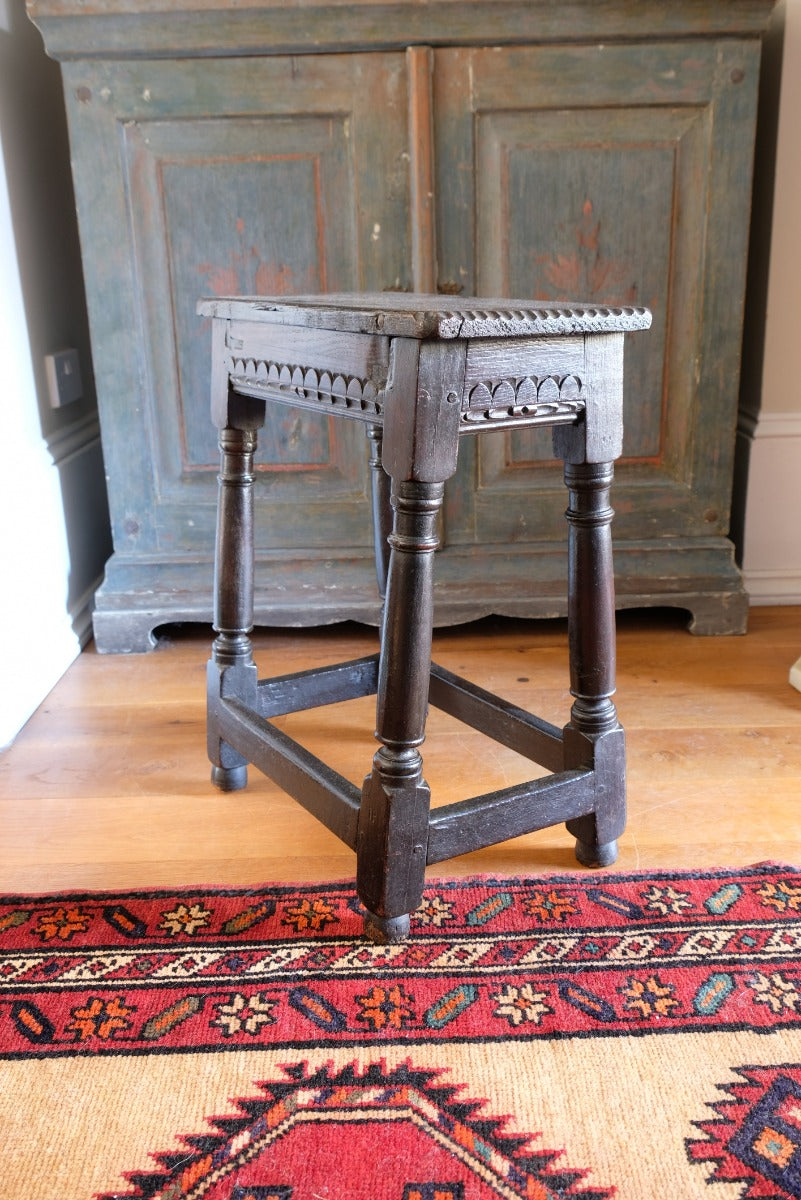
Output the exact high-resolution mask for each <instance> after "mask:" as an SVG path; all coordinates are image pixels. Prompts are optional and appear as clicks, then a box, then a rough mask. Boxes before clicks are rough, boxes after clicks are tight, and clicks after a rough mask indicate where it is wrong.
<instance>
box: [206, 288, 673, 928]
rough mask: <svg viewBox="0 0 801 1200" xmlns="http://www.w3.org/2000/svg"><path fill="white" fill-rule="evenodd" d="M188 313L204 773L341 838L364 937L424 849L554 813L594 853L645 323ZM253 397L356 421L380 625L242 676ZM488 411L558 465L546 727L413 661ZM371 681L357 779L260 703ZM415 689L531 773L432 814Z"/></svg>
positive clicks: (437, 310)
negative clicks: (317, 659)
mask: <svg viewBox="0 0 801 1200" xmlns="http://www.w3.org/2000/svg"><path fill="white" fill-rule="evenodd" d="M200 312H201V314H203V315H206V316H209V317H211V319H212V323H213V327H212V342H213V347H214V352H213V364H214V366H213V376H212V418H213V421H214V422H215V423H216V424H217V425H218V426H219V427H220V449H221V471H220V481H219V501H218V531H217V571H216V591H217V603H216V609H215V614H216V615H215V625H216V628H217V631H218V632H217V639H216V641H215V643H214V650H213V655H212V662H211V663H210V664H209V675H208V680H209V697H208V728H209V754H210V757H211V760H212V779H213V780H214V782H215V783H216V784H217V785H218V786H219V787H220V788H222V789H223V790H225V791H231V790H234V789H237V788H241V787H244V786H245V784H246V782H247V763H248V762H251V763H254V764H255V765H256V766H258V767H259V768H260V769H261V770H262V771H264V772H265V773H266V774H267V775H269V776H270V777H271V778H272V779H273V780H274V781H275V782H277V783H278V784H279V785H280V786H281V787H282V788H284V790H285V791H287V792H289V794H290V795H292V796H294V797H295V798H296V799H297V800H298V801H299V802H300V803H301V804H302V805H303V806H304V807H306V808H307V809H308V810H309V811H310V812H311V813H313V815H314V816H315V817H317V818H318V820H320V821H321V822H322V823H323V824H324V825H325V826H327V828H328V829H330V830H331V831H332V832H333V833H335V834H336V835H337V836H338V837H339V838H340V839H341V840H342V841H344V842H345V844H346V845H348V846H350V847H351V848H353V849H355V851H356V878H357V889H358V893H359V897H360V899H361V902H362V904H363V905H364V907H365V910H366V913H367V918H366V929H367V932H368V935H369V936H370V937H372V938H373V939H374V940H376V941H382V942H385V941H397V940H399V939H401V938H403V937H405V936H406V934H407V933H408V930H409V919H410V914H411V913H412V912H414V911H415V909H416V908H417V906H418V905H419V903H420V900H421V897H422V890H423V882H424V877H425V869H426V866H427V865H429V864H431V863H436V862H440V861H442V860H443V859H446V858H452V857H455V856H458V855H461V854H465V853H469V852H471V851H474V850H477V849H480V848H482V847H485V846H488V845H491V844H493V843H495V842H500V841H505V840H507V839H509V838H511V837H515V836H518V835H520V834H522V833H529V832H532V831H533V830H538V829H543V828H545V827H547V826H549V825H553V824H556V823H559V822H565V823H566V824H567V827H568V829H569V830H570V831H571V832H572V833H573V834H574V835H575V837H576V855H577V857H578V859H579V861H580V862H582V863H583V864H585V865H586V866H605V865H607V864H608V863H610V862H613V861H614V860H615V858H616V856H617V838H618V837H619V835H620V834H621V833H622V832H623V828H624V823H625V790H626V769H625V747H624V738H623V730H622V728H621V726H620V724H619V722H618V719H617V712H616V709H615V705H614V702H613V699H612V697H613V695H614V692H615V594H614V571H613V564H612V538H611V522H612V516H613V511H612V508H611V506H610V503H609V500H610V495H609V493H610V487H611V483H612V477H613V463H614V460H615V459H616V458H617V457H619V455H620V453H621V451H622V445H623V342H624V338H625V336H626V335H627V334H630V333H635V332H637V331H641V330H645V329H648V328H649V326H650V323H651V315H650V313H649V312H648V311H647V309H644V308H640V307H633V306H627V307H625V308H622V309H610V308H608V307H604V306H601V307H599V306H595V305H580V304H569V305H568V304H562V305H558V306H556V305H552V306H537V305H530V304H529V305H527V304H525V302H521V301H507V300H503V301H489V300H473V299H467V300H464V301H461V300H459V301H452V300H450V299H449V298H448V299H445V298H439V297H435V296H425V295H417V294H413V295H408V296H397V297H394V298H389V297H386V296H380V295H362V294H358V295H354V296H347V295H339V296H330V295H328V296H323V297H317V296H315V297H305V298H303V297H298V298H295V299H294V300H292V301H281V300H279V299H277V298H275V297H270V298H266V297H251V298H243V299H239V298H232V299H212V300H208V301H203V302H202V303H201V304H200ZM266 355H269V358H267V357H265V356H266ZM274 406H275V407H282V406H286V407H289V408H290V409H294V408H299V409H305V408H308V407H314V406H320V407H323V408H324V409H325V410H326V411H327V412H328V413H329V414H330V415H331V417H332V419H333V420H334V421H337V420H339V419H340V418H347V419H348V421H350V422H353V421H357V422H360V423H362V424H364V425H365V427H366V430H367V434H368V438H369V440H370V446H371V456H370V461H371V468H372V472H373V480H374V482H373V503H372V512H373V523H374V538H375V541H376V556H375V560H376V574H377V581H376V582H377V590H378V592H379V594H380V595H381V596H382V598H383V621H382V628H381V650H380V654H379V655H378V656H377V657H375V656H370V657H367V658H363V659H359V660H356V661H352V662H346V663H341V664H337V665H334V666H326V667H321V668H320V669H319V670H308V671H305V672H302V673H300V674H295V675H291V676H277V677H273V678H270V679H265V680H262V681H261V682H259V683H256V681H255V678H254V671H255V668H254V666H253V660H252V654H251V643H250V638H249V634H250V631H251V626H252V623H253V588H254V553H253V545H254V529H253V452H254V449H255V438H256V434H255V428H256V427H257V426H259V425H260V424H262V423H263V422H264V420H265V415H266V410H267V411H269V410H270V409H271V408H272V407H274ZM507 425H508V426H512V427H514V428H520V427H522V428H525V427H526V426H535V425H548V426H551V427H552V430H553V446H554V453H555V454H557V455H558V456H559V457H560V458H561V459H562V460H563V462H564V478H565V484H566V485H567V489H568V498H569V500H568V508H567V538H568V580H567V601H566V602H567V611H568V632H569V651H570V655H569V657H570V690H571V692H572V694H573V697H574V701H573V707H572V710H571V714H570V721H569V723H568V725H567V726H566V728H565V729H564V730H563V731H561V730H559V729H557V728H556V727H555V726H553V725H551V724H549V723H548V722H547V721H543V720H540V719H539V718H537V717H535V716H533V715H531V714H529V713H527V712H524V711H523V710H521V709H519V708H516V707H515V706H513V705H510V704H508V703H507V702H505V701H503V700H502V699H500V698H499V697H497V696H495V695H493V694H492V693H490V692H488V691H485V690H484V689H482V688H479V687H477V686H476V685H474V684H471V683H468V682H467V681H466V680H464V679H461V678H459V677H458V676H457V675H454V674H452V673H451V672H448V671H444V670H442V669H441V668H439V667H437V666H436V664H433V663H432V661H431V647H432V637H433V628H434V596H435V589H434V566H435V554H436V551H437V550H438V548H439V545H440V513H441V508H442V503H443V498H444V494H445V484H446V482H447V481H448V480H449V479H450V478H451V477H452V476H453V475H454V473H455V472H456V471H457V469H458V460H459V447H460V443H461V444H465V443H467V444H469V443H470V442H472V441H473V440H474V438H475V437H476V435H479V439H480V440H481V441H482V442H483V441H484V440H486V439H487V438H488V437H496V438H497V437H499V436H503V431H504V428H505V426H507ZM387 498H388V499H389V509H388V506H387ZM389 510H391V522H390V520H389V516H390V511H389ZM371 694H375V695H376V720H375V736H376V738H377V739H378V741H379V742H380V743H381V744H380V748H379V749H378V751H377V752H376V753H375V755H374V758H373V763H372V770H371V771H370V774H369V775H368V776H367V778H366V779H365V781H364V784H363V787H362V790H361V794H360V795H359V794H358V793H357V791H356V789H355V788H354V787H353V785H351V784H348V783H347V781H346V780H344V779H343V778H342V777H341V776H340V775H338V774H337V773H336V772H334V771H332V770H330V769H329V768H328V767H327V766H326V764H324V763H322V762H321V761H320V760H319V759H317V758H316V757H315V756H314V755H312V754H311V753H310V752H309V751H308V750H306V749H304V748H303V747H302V746H300V745H299V744H298V743H297V742H295V741H294V740H293V739H292V738H290V737H288V736H287V735H286V734H285V733H283V732H282V731H280V730H279V729H277V727H276V726H275V725H274V724H273V723H272V721H271V720H268V719H267V718H272V717H276V716H278V715H285V714H287V713H291V712H292V713H294V712H299V711H303V710H305V709H308V708H317V707H320V706H322V705H326V704H333V703H337V702H339V701H342V700H345V699H355V698H360V697H364V696H368V695H371ZM429 703H432V704H434V705H436V706H437V707H439V708H441V709H443V710H444V711H445V712H447V713H449V714H450V715H451V716H453V717H456V718H457V719H458V720H461V721H463V722H464V723H466V724H468V725H471V726H473V727H474V728H478V729H481V730H482V731H483V732H484V733H486V734H487V736H489V737H490V738H493V739H494V740H495V741H497V742H499V743H501V744H502V745H504V746H507V747H509V748H512V749H514V750H517V751H519V752H520V753H521V754H523V755H524V756H525V757H527V758H529V759H531V760H532V761H534V762H535V763H538V764H539V765H540V766H542V767H544V768H545V769H546V770H547V771H548V774H547V775H546V776H545V777H544V778H538V779H535V780H532V781H530V782H528V783H525V784H524V785H522V786H521V785H516V786H513V787H509V788H504V789H501V790H500V791H495V792H491V793H488V794H486V795H482V796H474V797H471V798H467V799H464V800H461V801H457V802H455V803H453V804H450V805H448V806H447V807H446V808H445V809H439V810H438V811H436V812H434V813H433V814H432V813H431V811H430V808H431V794H430V789H429V787H428V784H427V783H426V780H425V778H424V775H423V759H422V755H421V753H420V747H421V746H422V744H423V741H424V740H425V733H426V721H427V716H428V707H429Z"/></svg>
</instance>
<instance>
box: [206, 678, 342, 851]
mask: <svg viewBox="0 0 801 1200" xmlns="http://www.w3.org/2000/svg"><path fill="white" fill-rule="evenodd" d="M214 718H215V725H216V728H217V731H218V733H219V735H220V737H222V738H224V739H225V741H226V742H227V743H228V744H229V745H230V746H232V747H233V748H234V749H235V750H237V751H239V753H240V754H243V755H244V756H245V757H246V758H247V760H248V762H251V763H252V764H253V765H254V766H255V767H257V768H258V769H259V770H260V771H262V772H263V773H264V774H265V775H267V776H268V777H269V778H270V779H271V780H272V781H273V782H274V783H276V784H277V785H278V786H279V787H280V788H282V789H283V790H284V791H285V792H287V793H288V794H289V795H290V796H292V797H293V798H294V799H295V800H297V801H298V803H299V804H300V805H302V807H303V808H305V809H306V810H307V812H310V813H311V814H312V816H313V817H315V818H316V819H317V820H318V821H320V822H321V823H322V824H323V825H325V826H326V828H327V829H330V830H331V832H332V833H333V834H335V835H336V836H337V837H338V838H339V839H340V840H341V841H343V842H344V843H345V845H346V846H349V847H350V849H351V850H355V849H356V831H357V826H358V821H359V808H360V805H361V791H360V789H359V788H357V787H355V786H354V785H353V784H352V783H351V782H350V780H349V779H345V777H344V776H343V775H340V774H339V772H338V771H335V770H333V768H331V767H329V766H328V765H327V764H326V763H324V762H323V761H322V759H319V758H317V756H316V755H314V754H312V753H311V752H310V751H309V750H306V748H305V747H304V746H301V745H300V743H299V742H296V741H295V740H294V739H293V738H291V737H289V736H288V735H287V734H285V733H283V732H282V730H280V729H277V728H276V727H275V725H271V724H270V722H269V721H265V720H264V719H263V718H261V717H260V716H259V714H258V713H256V712H254V711H253V710H252V709H251V708H249V707H248V706H247V705H246V704H243V703H242V702H241V700H236V699H233V698H232V699H228V700H223V699H221V700H219V701H218V703H217V706H216V711H215V714H214Z"/></svg>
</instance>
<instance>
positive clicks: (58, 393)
mask: <svg viewBox="0 0 801 1200" xmlns="http://www.w3.org/2000/svg"><path fill="white" fill-rule="evenodd" d="M45 371H46V373H47V390H48V393H49V395H50V406H51V408H63V406H64V405H65V404H71V403H72V402H73V400H80V398H81V396H82V395H83V381H82V380H81V362H80V359H79V357H78V351H77V350H59V351H57V353H56V354H47V355H46V356H45Z"/></svg>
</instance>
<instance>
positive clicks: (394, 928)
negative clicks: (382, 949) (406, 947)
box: [364, 912, 410, 946]
mask: <svg viewBox="0 0 801 1200" xmlns="http://www.w3.org/2000/svg"><path fill="white" fill-rule="evenodd" d="M409 925H410V919H409V914H408V913H404V915H403V916H402V917H378V916H376V914H375V913H371V912H368V914H367V916H366V917H365V920H364V933H365V936H366V937H367V938H369V940H370V941H371V942H375V943H376V945H377V946H388V945H390V944H391V943H393V942H402V941H405V939H406V938H407V937H408V936H409Z"/></svg>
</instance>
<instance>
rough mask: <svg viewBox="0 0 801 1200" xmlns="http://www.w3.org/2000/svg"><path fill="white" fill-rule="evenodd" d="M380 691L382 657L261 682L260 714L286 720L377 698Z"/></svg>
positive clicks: (372, 655) (339, 664) (374, 655)
mask: <svg viewBox="0 0 801 1200" xmlns="http://www.w3.org/2000/svg"><path fill="white" fill-rule="evenodd" d="M377 690H378V655H377V654H370V655H366V656H365V657H364V658H354V659H351V660H350V661H348V662H341V663H334V664H333V665H331V666H328V667H312V668H310V669H309V670H307V671H295V672H292V673H291V674H288V675H275V676H273V677H272V678H271V679H260V680H259V682H258V711H259V715H260V716H262V717H282V716H286V715H287V714H288V713H293V712H304V711H305V710H306V709H308V708H321V707H322V706H323V705H326V704H338V703H339V702H340V701H342V700H358V699H361V697H362V696H374V695H375V693H376V691H377Z"/></svg>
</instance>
